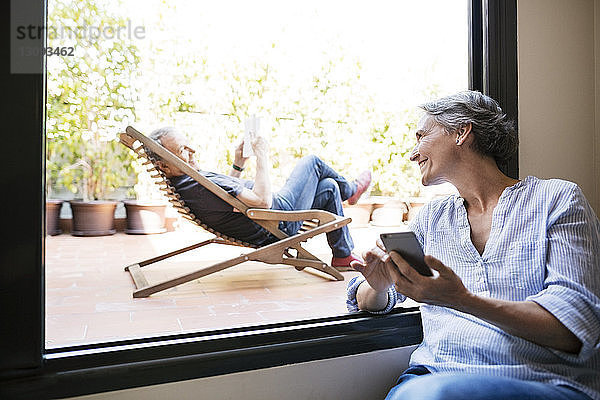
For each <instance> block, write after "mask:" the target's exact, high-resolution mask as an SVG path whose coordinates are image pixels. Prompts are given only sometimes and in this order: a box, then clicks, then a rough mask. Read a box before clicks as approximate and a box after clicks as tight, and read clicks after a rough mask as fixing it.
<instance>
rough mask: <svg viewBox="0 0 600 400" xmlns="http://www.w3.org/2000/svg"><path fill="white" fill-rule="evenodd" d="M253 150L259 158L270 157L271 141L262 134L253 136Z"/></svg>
mask: <svg viewBox="0 0 600 400" xmlns="http://www.w3.org/2000/svg"><path fill="white" fill-rule="evenodd" d="M251 144H252V150H254V154H256V158H257V159H259V160H260V159H267V158H268V157H269V143H268V142H267V141H266V139H265V138H264V137H262V136H255V137H254V138H252V143H251Z"/></svg>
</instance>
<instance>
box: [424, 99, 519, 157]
mask: <svg viewBox="0 0 600 400" xmlns="http://www.w3.org/2000/svg"><path fill="white" fill-rule="evenodd" d="M420 108H422V109H423V110H424V111H425V113H426V114H427V115H429V116H431V118H433V120H434V121H435V122H436V123H437V124H439V125H441V126H442V127H443V128H444V130H445V131H446V132H447V133H448V134H450V133H454V132H456V131H457V130H458V129H461V128H463V127H465V126H466V125H468V124H471V133H473V134H474V137H475V140H474V142H473V143H474V149H475V150H476V151H478V152H479V153H481V154H483V155H487V156H491V157H493V158H494V159H495V160H496V162H497V163H503V162H505V161H506V160H508V159H509V158H510V156H512V155H513V154H514V153H515V151H516V150H517V147H518V139H517V133H516V131H515V126H514V123H513V121H511V120H509V119H508V117H507V116H506V114H505V113H504V112H503V111H502V108H500V105H499V104H498V102H496V100H494V99H492V98H491V97H488V96H486V95H484V94H482V93H480V92H477V91H473V90H467V91H464V92H459V93H456V94H453V95H451V96H447V97H443V98H441V99H438V100H434V101H430V102H427V103H425V104H422V105H421V106H420Z"/></svg>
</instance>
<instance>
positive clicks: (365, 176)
mask: <svg viewBox="0 0 600 400" xmlns="http://www.w3.org/2000/svg"><path fill="white" fill-rule="evenodd" d="M354 182H355V183H356V192H355V193H354V194H353V195H352V196H351V197H350V198H349V199H348V204H350V205H354V204H356V203H357V202H358V199H360V196H362V194H363V193H364V192H365V190H367V188H368V187H369V185H370V184H371V171H363V172H361V173H360V175H358V178H356V179H355V180H354Z"/></svg>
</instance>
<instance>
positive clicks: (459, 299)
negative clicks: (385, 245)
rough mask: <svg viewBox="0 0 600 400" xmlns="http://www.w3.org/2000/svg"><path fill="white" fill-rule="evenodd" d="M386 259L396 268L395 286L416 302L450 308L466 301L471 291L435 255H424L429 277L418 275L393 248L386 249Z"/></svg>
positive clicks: (459, 305) (457, 306) (458, 306)
mask: <svg viewBox="0 0 600 400" xmlns="http://www.w3.org/2000/svg"><path fill="white" fill-rule="evenodd" d="M390 258H391V259H392V261H393V263H394V264H395V265H396V266H397V267H398V270H399V271H400V275H399V279H397V280H396V281H395V286H396V290H397V291H398V292H400V293H402V294H403V295H405V296H407V297H410V298H411V299H413V300H415V301H417V302H419V303H427V304H434V305H438V306H445V307H450V308H460V307H461V306H462V305H463V304H465V303H466V302H468V300H469V298H470V296H471V293H470V292H469V291H468V290H467V288H465V286H464V285H463V283H462V281H461V279H460V278H459V277H458V275H456V274H455V273H454V271H452V270H451V269H450V268H448V267H447V266H445V265H444V264H443V263H442V262H441V261H440V260H438V259H437V258H435V257H433V256H425V263H426V264H427V265H428V266H429V268H431V269H432V270H433V271H434V273H433V276H423V275H421V274H419V273H418V272H417V271H416V270H414V269H413V268H412V267H411V266H410V265H409V264H408V263H407V262H406V260H404V258H402V256H401V255H400V254H398V253H396V252H395V251H392V252H390Z"/></svg>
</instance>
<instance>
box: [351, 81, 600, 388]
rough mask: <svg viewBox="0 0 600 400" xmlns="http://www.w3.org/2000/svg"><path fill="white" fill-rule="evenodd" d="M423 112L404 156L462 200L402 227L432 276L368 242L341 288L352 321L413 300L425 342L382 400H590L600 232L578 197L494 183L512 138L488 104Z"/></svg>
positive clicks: (543, 185)
mask: <svg viewBox="0 0 600 400" xmlns="http://www.w3.org/2000/svg"><path fill="white" fill-rule="evenodd" d="M421 108H422V109H423V110H424V115H423V118H422V119H421V121H420V122H419V124H418V127H417V131H416V139H417V144H416V146H415V148H414V150H413V151H412V153H411V155H410V159H411V160H412V161H414V162H416V163H418V165H419V168H420V170H421V174H422V183H423V185H425V186H428V185H435V184H439V183H443V182H450V183H452V184H453V185H454V186H455V187H456V189H457V190H458V193H459V194H458V195H451V196H448V197H446V198H442V199H437V200H434V201H432V202H430V203H429V204H427V205H425V206H424V207H423V208H422V209H421V210H420V212H419V214H418V215H417V216H416V217H415V219H414V220H413V221H411V224H410V229H411V230H412V231H413V232H414V234H415V236H416V237H417V239H418V241H419V242H420V244H421V246H422V247H423V250H424V253H425V254H426V256H425V262H426V264H427V265H428V266H429V267H430V268H431V270H432V272H433V276H424V275H420V274H419V273H418V272H416V270H415V269H413V268H412V267H411V266H410V265H409V264H408V263H407V262H406V261H405V260H404V259H403V258H402V257H401V256H400V255H399V254H398V253H396V252H393V251H392V252H386V250H385V248H384V246H383V244H382V243H381V242H380V241H378V243H377V246H376V247H375V248H373V249H372V250H369V251H367V252H366V253H365V254H364V257H363V258H364V260H365V263H364V264H363V263H360V262H353V263H352V266H353V267H354V268H355V269H356V270H358V271H360V272H361V273H362V274H361V275H360V276H359V277H357V278H355V279H353V280H351V281H350V282H349V284H348V301H347V303H348V309H349V310H350V311H357V310H359V309H360V310H366V311H369V312H372V313H376V314H381V313H386V312H389V311H390V310H391V309H392V308H393V307H394V305H395V304H396V302H399V301H403V300H404V299H405V298H406V297H409V298H412V299H414V300H415V301H417V302H420V303H422V305H421V318H422V321H423V342H422V343H421V344H420V346H419V347H418V348H417V350H415V352H414V353H413V354H412V356H411V360H410V367H409V369H408V370H406V371H405V372H404V373H403V374H402V375H401V376H400V379H399V380H398V382H397V385H396V386H394V387H393V388H392V390H391V391H390V392H389V394H388V397H387V398H388V399H428V400H429V399H444V400H453V399H466V398H468V399H486V400H494V399H549V398H552V399H578V400H580V399H600V223H599V221H598V218H597V217H596V215H595V214H594V211H593V210H592V208H591V207H590V205H589V203H588V202H587V200H586V199H585V197H584V195H583V193H582V191H581V189H580V188H579V187H578V186H577V185H576V184H574V183H571V182H567V181H564V180H559V179H550V180H541V179H538V178H535V177H532V176H528V177H526V178H524V179H523V180H517V179H513V178H511V177H508V176H506V175H505V174H503V173H502V172H501V171H500V169H499V168H498V163H501V162H504V161H505V160H506V159H507V158H508V157H510V156H511V155H512V154H514V152H515V150H516V147H517V139H516V135H515V131H514V128H513V125H512V123H511V122H510V121H509V120H508V119H507V117H506V115H505V114H504V113H503V112H502V109H501V108H500V106H499V105H498V103H497V102H496V101H494V100H493V99H491V98H489V97H488V96H485V95H483V94H481V93H479V92H474V91H467V92H462V93H458V94H455V95H452V96H448V97H445V98H442V99H439V100H436V101H432V102H429V103H426V104H424V105H422V106H421Z"/></svg>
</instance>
